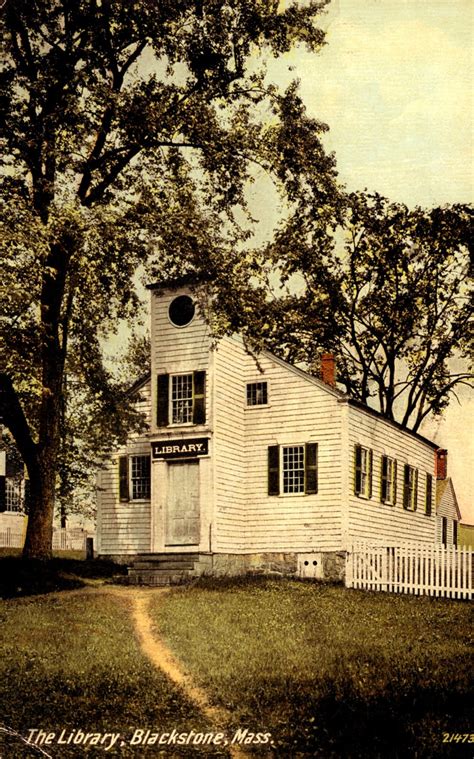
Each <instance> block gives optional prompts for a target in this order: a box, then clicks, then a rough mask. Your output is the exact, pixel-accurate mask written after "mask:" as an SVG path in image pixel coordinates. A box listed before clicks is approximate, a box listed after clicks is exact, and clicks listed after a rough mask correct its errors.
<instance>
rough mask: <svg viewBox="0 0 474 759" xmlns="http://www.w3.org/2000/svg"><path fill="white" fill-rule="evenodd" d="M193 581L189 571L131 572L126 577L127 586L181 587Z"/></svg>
mask: <svg viewBox="0 0 474 759" xmlns="http://www.w3.org/2000/svg"><path fill="white" fill-rule="evenodd" d="M192 579H193V574H192V573H191V572H190V571H189V570H184V571H183V572H177V571H175V572H173V571H170V570H164V571H161V572H160V571H157V570H156V569H153V570H147V569H142V570H131V571H130V572H129V575H128V577H127V580H128V584H129V585H153V586H166V585H182V584H183V583H185V582H189V581H191V580H192Z"/></svg>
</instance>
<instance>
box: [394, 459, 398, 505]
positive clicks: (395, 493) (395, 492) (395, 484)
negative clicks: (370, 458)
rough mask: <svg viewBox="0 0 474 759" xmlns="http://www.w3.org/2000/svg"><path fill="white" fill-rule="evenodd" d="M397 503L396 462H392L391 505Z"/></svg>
mask: <svg viewBox="0 0 474 759" xmlns="http://www.w3.org/2000/svg"><path fill="white" fill-rule="evenodd" d="M396 502H397V460H396V459H394V460H393V505H394V506H395V504H396Z"/></svg>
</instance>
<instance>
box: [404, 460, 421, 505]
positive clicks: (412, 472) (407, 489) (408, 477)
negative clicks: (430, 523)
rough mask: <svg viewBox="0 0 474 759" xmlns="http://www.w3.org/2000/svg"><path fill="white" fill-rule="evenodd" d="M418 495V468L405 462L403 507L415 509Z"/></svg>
mask: <svg viewBox="0 0 474 759" xmlns="http://www.w3.org/2000/svg"><path fill="white" fill-rule="evenodd" d="M417 497H418V470H417V469H415V467H413V466H410V465H409V464H405V468H404V477H403V508H405V509H408V510H410V511H416V506H417Z"/></svg>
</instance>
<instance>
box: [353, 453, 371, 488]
mask: <svg viewBox="0 0 474 759" xmlns="http://www.w3.org/2000/svg"><path fill="white" fill-rule="evenodd" d="M372 461H373V453H372V449H371V448H365V447H364V446H363V445H356V446H355V450H354V464H355V466H354V469H355V472H354V493H355V494H356V495H358V496H361V497H362V498H372Z"/></svg>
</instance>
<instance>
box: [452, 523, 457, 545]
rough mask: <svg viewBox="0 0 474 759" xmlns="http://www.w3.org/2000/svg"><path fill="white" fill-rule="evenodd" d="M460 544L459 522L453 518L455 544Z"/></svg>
mask: <svg viewBox="0 0 474 759" xmlns="http://www.w3.org/2000/svg"><path fill="white" fill-rule="evenodd" d="M457 544H458V523H457V522H456V520H455V519H453V546H457Z"/></svg>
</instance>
